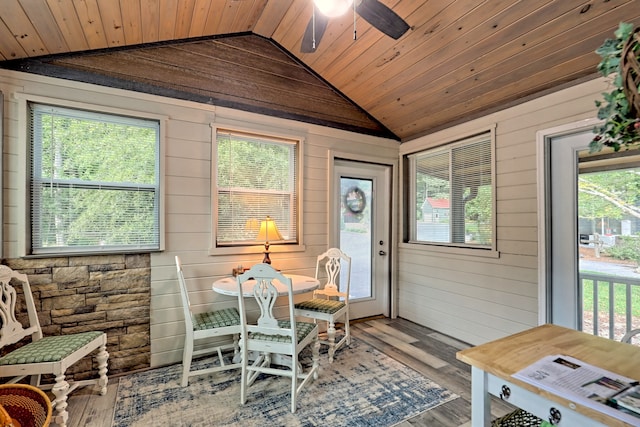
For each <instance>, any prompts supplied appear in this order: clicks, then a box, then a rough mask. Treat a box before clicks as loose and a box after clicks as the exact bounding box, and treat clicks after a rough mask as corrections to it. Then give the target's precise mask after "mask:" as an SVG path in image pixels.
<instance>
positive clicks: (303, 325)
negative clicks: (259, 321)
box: [249, 320, 316, 342]
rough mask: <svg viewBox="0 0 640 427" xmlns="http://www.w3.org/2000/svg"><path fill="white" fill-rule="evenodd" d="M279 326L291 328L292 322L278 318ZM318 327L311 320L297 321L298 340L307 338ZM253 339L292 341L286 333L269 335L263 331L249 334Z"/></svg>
mask: <svg viewBox="0 0 640 427" xmlns="http://www.w3.org/2000/svg"><path fill="white" fill-rule="evenodd" d="M278 326H280V327H281V328H285V329H289V328H291V322H290V321H288V320H278ZM315 327H316V324H315V323H309V322H296V332H297V334H298V342H300V341H302V340H303V339H305V337H306V336H307V335H309V333H310V332H311V331H312V330H313V328H315ZM249 336H250V338H251V339H253V340H259V341H274V342H291V340H290V339H289V337H288V336H286V335H267V334H261V333H252V334H250V335H249Z"/></svg>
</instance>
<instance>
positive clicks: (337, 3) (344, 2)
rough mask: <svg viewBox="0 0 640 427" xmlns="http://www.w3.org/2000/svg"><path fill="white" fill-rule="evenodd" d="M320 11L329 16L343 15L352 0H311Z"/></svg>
mask: <svg viewBox="0 0 640 427" xmlns="http://www.w3.org/2000/svg"><path fill="white" fill-rule="evenodd" d="M313 3H314V4H315V5H316V7H317V8H318V10H319V11H320V13H322V14H323V15H325V16H328V17H329V18H334V17H336V16H340V15H344V14H345V13H346V12H347V11H348V10H349V8H350V7H351V5H353V0H313Z"/></svg>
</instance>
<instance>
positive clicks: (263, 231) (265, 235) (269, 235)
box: [256, 216, 284, 264]
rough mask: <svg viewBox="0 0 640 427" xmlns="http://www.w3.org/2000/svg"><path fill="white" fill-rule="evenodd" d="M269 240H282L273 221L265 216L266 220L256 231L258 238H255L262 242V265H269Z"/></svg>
mask: <svg viewBox="0 0 640 427" xmlns="http://www.w3.org/2000/svg"><path fill="white" fill-rule="evenodd" d="M269 239H271V240H284V239H283V238H282V235H281V234H280V231H278V227H276V223H275V221H274V220H272V219H271V217H269V216H267V219H265V220H264V221H262V222H261V223H260V231H258V237H256V240H258V241H263V240H264V259H263V260H262V262H263V263H264V264H271V259H270V258H269Z"/></svg>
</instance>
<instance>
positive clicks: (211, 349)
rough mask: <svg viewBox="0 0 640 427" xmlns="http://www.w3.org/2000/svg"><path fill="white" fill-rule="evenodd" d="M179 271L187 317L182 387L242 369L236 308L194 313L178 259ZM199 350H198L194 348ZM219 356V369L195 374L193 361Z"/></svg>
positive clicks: (215, 368)
mask: <svg viewBox="0 0 640 427" xmlns="http://www.w3.org/2000/svg"><path fill="white" fill-rule="evenodd" d="M175 259H176V268H177V271H178V283H179V285H180V298H181V299H182V311H183V314H184V326H185V337H184V349H183V351H182V381H181V385H182V387H185V386H187V385H188V384H189V377H193V376H196V375H205V374H210V373H213V372H218V371H224V370H227V369H239V368H240V367H241V364H240V361H239V360H238V358H239V354H240V350H239V347H238V340H239V338H240V331H241V327H240V314H239V313H238V310H237V309H236V308H235V307H233V308H223V309H220V310H212V311H205V312H201V313H195V312H193V311H192V309H191V301H190V300H189V290H188V289H187V284H186V282H185V280H184V272H183V270H182V263H181V261H180V257H178V256H176V258H175ZM225 336H226V337H228V338H232V339H233V342H232V343H226V342H225V343H222V344H212V342H214V341H213V339H223V338H225ZM196 345H197V346H198V348H197V349H196V348H195V346H196ZM229 349H233V350H234V356H233V360H232V363H226V362H225V358H224V355H223V354H222V353H223V351H225V350H229ZM210 354H217V356H218V363H219V365H215V366H209V367H206V368H202V369H196V370H192V361H193V358H194V357H195V358H199V357H202V356H205V355H210Z"/></svg>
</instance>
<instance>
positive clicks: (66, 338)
mask: <svg viewBox="0 0 640 427" xmlns="http://www.w3.org/2000/svg"><path fill="white" fill-rule="evenodd" d="M102 334H103V332H102V331H92V332H82V333H79V334H72V335H58V336H50V337H44V338H42V339H41V340H38V341H34V342H30V343H29V344H27V345H25V346H23V347H20V348H19V349H17V350H14V351H12V352H11V353H9V354H7V355H6V356H4V357H2V358H0V366H1V365H21V364H24V363H42V362H59V361H60V360H62V359H64V358H65V357H67V356H69V355H70V354H71V353H73V352H74V351H76V350H78V349H79V348H82V347H83V346H85V345H87V344H88V343H90V342H91V341H93V340H94V339H96V338H98V337H99V336H100V335H102Z"/></svg>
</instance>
